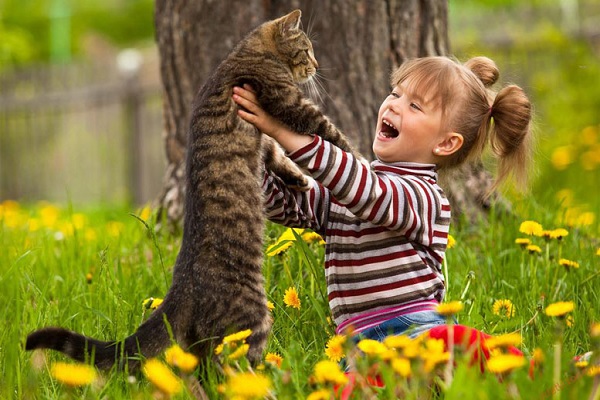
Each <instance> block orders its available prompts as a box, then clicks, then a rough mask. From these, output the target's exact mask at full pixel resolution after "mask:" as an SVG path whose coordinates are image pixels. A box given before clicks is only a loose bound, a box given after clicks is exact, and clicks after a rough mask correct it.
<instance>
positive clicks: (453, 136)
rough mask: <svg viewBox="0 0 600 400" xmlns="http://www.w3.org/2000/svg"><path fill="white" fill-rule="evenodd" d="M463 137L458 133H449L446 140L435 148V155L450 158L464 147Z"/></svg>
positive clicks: (445, 137)
mask: <svg viewBox="0 0 600 400" xmlns="http://www.w3.org/2000/svg"><path fill="white" fill-rule="evenodd" d="M463 143H464V138H463V135H461V134H460V133H457V132H448V133H447V134H446V135H445V136H444V138H443V139H442V140H441V141H440V142H439V143H438V144H437V145H435V146H434V148H433V154H435V155H436V156H449V155H450V154H453V153H455V152H457V151H458V150H459V149H460V148H461V147H462V145H463Z"/></svg>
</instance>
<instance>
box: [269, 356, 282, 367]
mask: <svg viewBox="0 0 600 400" xmlns="http://www.w3.org/2000/svg"><path fill="white" fill-rule="evenodd" d="M265 361H266V362H268V363H270V364H273V365H275V366H277V368H281V364H282V363H283V357H281V356H280V355H279V354H277V353H267V355H266V356H265Z"/></svg>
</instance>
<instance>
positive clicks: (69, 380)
mask: <svg viewBox="0 0 600 400" xmlns="http://www.w3.org/2000/svg"><path fill="white" fill-rule="evenodd" d="M50 374H51V375H52V376H53V377H54V379H56V380H57V381H59V382H61V383H64V384H65V385H67V386H73V387H76V386H85V385H89V384H91V383H93V382H94V381H95V380H96V370H95V369H94V368H93V367H91V366H89V365H85V364H67V363H64V362H57V363H56V364H53V365H52V368H51V369H50Z"/></svg>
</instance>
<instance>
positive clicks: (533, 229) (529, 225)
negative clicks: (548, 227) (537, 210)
mask: <svg viewBox="0 0 600 400" xmlns="http://www.w3.org/2000/svg"><path fill="white" fill-rule="evenodd" d="M543 230H544V228H543V227H542V225H541V224H540V223H539V222H535V221H523V222H521V225H520V226H519V232H521V233H524V234H526V235H530V236H539V235H540V234H541V233H542V231H543Z"/></svg>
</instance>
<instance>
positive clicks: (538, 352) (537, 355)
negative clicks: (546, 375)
mask: <svg viewBox="0 0 600 400" xmlns="http://www.w3.org/2000/svg"><path fill="white" fill-rule="evenodd" d="M531 358H532V359H533V361H534V362H535V363H536V364H542V363H543V362H544V360H545V359H546V356H545V355H544V352H543V350H542V349H540V348H539V347H536V348H535V349H534V350H533V354H532V355H531Z"/></svg>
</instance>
